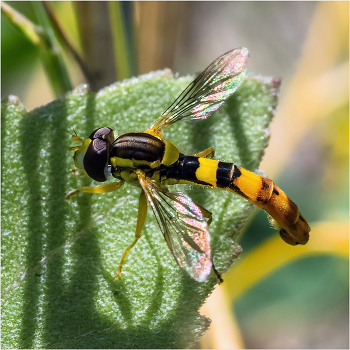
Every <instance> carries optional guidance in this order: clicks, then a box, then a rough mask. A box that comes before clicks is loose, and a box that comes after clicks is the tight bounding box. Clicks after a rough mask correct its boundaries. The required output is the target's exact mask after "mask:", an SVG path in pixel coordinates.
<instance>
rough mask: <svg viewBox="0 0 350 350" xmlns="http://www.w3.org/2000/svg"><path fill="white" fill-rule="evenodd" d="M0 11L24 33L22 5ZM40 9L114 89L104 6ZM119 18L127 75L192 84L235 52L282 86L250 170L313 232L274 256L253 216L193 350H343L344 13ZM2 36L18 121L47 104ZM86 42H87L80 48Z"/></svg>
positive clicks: (30, 66) (149, 11) (192, 6)
mask: <svg viewBox="0 0 350 350" xmlns="http://www.w3.org/2000/svg"><path fill="white" fill-rule="evenodd" d="M8 4H10V5H11V6H13V7H14V8H16V9H18V10H19V11H20V12H22V13H24V14H25V15H26V16H27V17H28V18H29V19H31V20H32V21H34V22H35V17H34V14H33V13H32V10H31V7H30V4H29V2H21V3H17V2H8ZM50 5H51V7H52V9H53V10H54V12H55V14H56V16H57V18H58V20H59V22H60V23H61V25H62V27H63V29H64V31H65V32H66V34H67V36H68V37H69V39H70V41H71V42H72V44H73V45H74V46H75V47H76V49H77V51H78V52H79V53H80V54H81V55H82V57H83V58H84V59H85V60H86V62H87V63H88V64H89V66H90V67H93V69H94V71H95V72H97V73H98V74H99V78H100V79H99V83H100V84H102V85H101V87H102V86H105V85H108V84H111V83H113V82H114V81H115V80H116V79H117V76H118V73H117V72H116V69H115V66H114V57H113V49H111V47H112V45H111V44H110V40H111V38H110V34H108V32H106V28H105V26H106V25H107V26H108V25H109V22H108V7H106V6H107V5H106V3H104V2H101V3H98V2H81V3H73V2H70V1H67V2H60V1H58V2H52V3H50ZM122 6H123V11H124V13H126V14H127V19H128V22H127V23H126V24H127V25H128V26H129V27H130V28H132V31H131V32H132V34H133V37H134V44H135V45H134V46H135V47H134V50H133V51H132V50H131V52H132V53H133V56H132V57H131V58H130V60H132V61H133V62H134V69H133V72H132V73H134V74H142V73H146V72H149V71H152V70H156V69H163V68H165V67H168V68H171V69H172V70H173V71H174V72H179V73H180V74H181V75H186V74H193V73H195V72H198V71H201V70H202V69H203V68H205V67H206V66H207V65H208V64H209V63H210V62H211V61H212V60H214V59H215V58H216V57H218V56H219V55H221V54H222V53H224V52H226V51H228V50H230V49H232V48H235V47H240V46H245V47H247V48H248V49H249V51H250V60H249V62H248V65H247V68H248V71H249V72H250V73H256V74H262V75H268V76H276V77H280V78H282V87H281V92H280V103H279V108H278V111H277V114H276V117H275V119H274V121H273V123H272V125H271V139H270V146H269V147H268V149H267V150H266V154H265V157H264V160H263V162H262V164H261V166H260V168H261V169H263V170H265V171H266V174H267V176H268V177H270V178H273V179H274V181H275V182H276V183H277V184H278V186H280V187H281V188H283V189H284V191H285V192H286V193H287V194H288V195H289V196H290V197H291V198H292V200H293V201H295V202H296V203H297V204H298V206H299V208H300V211H301V212H302V213H303V215H304V216H305V217H306V218H307V220H308V221H309V223H310V226H311V229H312V231H311V237H310V243H309V244H308V245H307V246H305V247H302V248H300V247H292V248H290V247H285V244H284V243H283V242H282V241H281V242H280V241H278V242H277V240H275V239H274V238H275V236H276V232H274V230H273V229H272V228H271V227H270V226H269V224H268V223H267V220H266V217H265V214H263V213H261V212H259V213H258V214H257V215H256V216H255V217H254V219H253V220H252V222H251V224H250V226H249V228H248V230H247V231H246V232H245V233H244V235H243V236H242V237H241V238H240V242H239V243H240V244H241V245H242V247H243V253H242V255H241V260H239V261H238V262H237V263H236V264H235V265H234V266H233V267H232V268H231V270H230V271H229V272H227V273H226V274H225V275H224V279H225V283H224V284H223V285H222V286H220V287H217V288H216V290H215V292H214V293H213V295H212V296H211V297H210V298H209V300H208V302H207V304H206V305H205V306H204V307H203V309H202V313H203V314H204V315H206V316H207V317H209V318H211V319H212V320H213V323H212V326H211V328H210V330H209V331H208V332H207V334H206V335H205V336H204V338H203V340H202V342H201V344H198V346H202V348H242V347H246V348H348V347H349V295H348V293H349V270H348V268H349V264H348V254H349V239H348V234H349V221H348V216H349V162H348V159H349V3H348V2H260V1H259V2H130V3H123V4H122ZM81 18H84V20H83V21H82V19H81ZM1 26H2V34H1V37H2V40H1V45H2V62H1V63H2V65H1V67H2V71H1V77H2V84H1V88H2V97H5V96H6V95H8V94H13V95H17V96H19V97H20V100H21V101H22V102H23V104H24V106H25V107H26V109H27V110H28V111H29V110H31V109H33V108H35V107H38V106H40V105H42V104H46V103H48V102H49V101H51V100H53V99H54V98H55V97H54V95H53V93H52V92H51V88H50V86H49V85H48V81H47V79H46V76H45V73H44V70H43V68H42V64H41V62H40V60H39V56H38V52H37V49H36V48H34V47H33V45H31V44H30V43H29V42H28V41H27V40H26V39H25V38H23V37H22V36H21V35H20V34H19V33H18V32H17V31H15V30H14V29H13V28H12V27H11V26H10V25H9V24H8V22H7V21H6V20H4V19H3V20H2V23H1ZM91 33H97V34H96V38H95V37H94V38H93V39H92V40H91ZM87 37H89V38H90V40H91V41H90V44H91V42H92V45H90V46H89V45H87V41H86V40H87V39H86V38H87ZM94 45H95V46H94ZM97 46H98V49H97ZM64 57H65V60H66V63H67V66H68V69H69V73H70V75H71V79H72V81H73V85H74V86H78V85H79V84H81V83H83V82H84V78H83V75H82V74H81V73H80V71H79V68H78V67H77V65H76V63H75V62H74V61H73V60H72V59H71V58H70V56H69V55H67V54H66V53H65V56H64ZM290 249H292V251H291V250H290ZM247 257H248V258H247ZM272 262H273V266H271V264H272Z"/></svg>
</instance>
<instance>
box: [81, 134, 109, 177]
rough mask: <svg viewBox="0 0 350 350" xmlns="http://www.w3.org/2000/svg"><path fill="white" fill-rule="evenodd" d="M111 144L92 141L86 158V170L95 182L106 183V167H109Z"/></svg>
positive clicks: (99, 140) (103, 141)
mask: <svg viewBox="0 0 350 350" xmlns="http://www.w3.org/2000/svg"><path fill="white" fill-rule="evenodd" d="M108 157H109V144H108V143H107V142H106V140H103V139H102V140H101V139H97V138H95V139H92V141H91V142H90V145H89V147H88V148H87V150H86V153H85V156H84V169H85V171H86V173H87V174H88V175H89V176H90V177H91V178H92V179H94V180H96V181H99V182H104V181H106V180H107V177H106V175H107V174H106V171H105V169H106V166H107V165H108Z"/></svg>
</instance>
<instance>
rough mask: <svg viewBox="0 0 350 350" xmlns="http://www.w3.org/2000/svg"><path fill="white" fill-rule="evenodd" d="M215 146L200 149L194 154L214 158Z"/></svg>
mask: <svg viewBox="0 0 350 350" xmlns="http://www.w3.org/2000/svg"><path fill="white" fill-rule="evenodd" d="M214 153H215V151H214V148H213V147H209V148H207V149H205V150H203V151H200V152H198V153H196V154H194V156H195V157H202V158H210V159H213V158H214Z"/></svg>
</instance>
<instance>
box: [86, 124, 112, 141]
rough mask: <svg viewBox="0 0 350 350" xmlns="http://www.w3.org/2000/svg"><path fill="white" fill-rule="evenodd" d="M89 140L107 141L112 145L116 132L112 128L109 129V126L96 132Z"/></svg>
mask: <svg viewBox="0 0 350 350" xmlns="http://www.w3.org/2000/svg"><path fill="white" fill-rule="evenodd" d="M89 139H91V140H95V139H100V140H105V141H107V142H109V144H111V143H112V142H113V141H114V132H113V130H112V129H111V128H108V127H107V126H105V127H103V128H98V129H96V130H94V131H93V132H92V133H91V135H90V136H89Z"/></svg>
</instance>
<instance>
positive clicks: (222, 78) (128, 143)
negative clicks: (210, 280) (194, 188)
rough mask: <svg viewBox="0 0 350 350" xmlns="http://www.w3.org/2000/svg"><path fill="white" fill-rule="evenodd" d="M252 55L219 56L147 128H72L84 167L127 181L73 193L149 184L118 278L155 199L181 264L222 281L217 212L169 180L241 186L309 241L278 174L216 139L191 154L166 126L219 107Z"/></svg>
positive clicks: (289, 238) (282, 227)
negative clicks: (236, 160)
mask: <svg viewBox="0 0 350 350" xmlns="http://www.w3.org/2000/svg"><path fill="white" fill-rule="evenodd" d="M248 55H249V53H248V50H247V49H246V48H238V49H235V50H231V51H229V52H227V53H225V54H223V55H222V56H220V57H219V58H217V59H216V60H215V61H214V62H212V63H211V64H210V65H209V66H208V67H207V68H206V69H205V70H204V71H203V72H202V73H201V74H200V75H199V76H198V77H197V78H196V79H195V80H194V81H193V82H192V83H191V84H189V85H188V86H187V88H186V89H185V90H184V91H183V92H182V93H181V94H180V95H179V96H178V98H177V99H176V100H175V101H174V102H173V104H172V105H171V106H170V107H169V108H168V109H167V110H166V111H165V112H164V113H163V114H162V115H161V116H160V117H159V118H158V119H157V120H156V121H155V122H154V123H153V124H152V125H151V126H150V128H149V129H148V130H146V131H144V132H131V133H126V134H123V135H120V136H118V137H117V138H115V136H114V132H113V130H112V129H111V128H109V127H102V128H98V129H96V130H95V131H93V132H92V133H91V135H90V136H89V137H88V138H87V139H86V140H85V141H84V140H82V139H81V138H79V137H78V136H76V135H73V136H72V139H73V141H78V142H80V143H81V145H80V146H75V147H70V150H76V152H75V154H74V162H75V165H76V167H77V168H80V169H83V170H85V172H86V173H87V174H88V175H89V176H90V177H91V178H92V179H94V180H96V181H99V182H104V181H106V180H107V179H108V178H109V176H110V175H112V176H113V177H115V178H116V179H118V180H119V182H113V183H109V184H105V185H100V186H95V187H82V188H80V189H78V190H75V191H72V192H70V193H68V194H67V197H70V196H71V195H73V194H76V193H78V192H88V193H105V192H110V191H115V190H117V189H119V188H120V187H121V186H122V185H123V184H124V182H128V183H130V184H132V185H135V186H138V187H140V188H141V193H140V198H139V207H138V218H137V225H136V232H135V239H134V241H133V242H132V243H131V244H130V245H129V246H128V247H127V248H126V250H125V252H124V254H123V256H122V259H121V261H120V265H119V269H118V273H117V275H116V277H117V278H120V277H121V272H122V267H123V264H124V260H125V258H126V256H127V254H128V253H129V251H130V250H131V249H132V248H133V247H134V245H135V244H136V242H137V241H138V240H139V238H140V237H141V230H142V227H143V225H144V222H145V219H146V213H147V202H148V203H149V204H150V205H151V208H152V210H153V213H154V215H155V217H156V219H157V222H158V225H159V228H160V230H161V231H162V233H163V236H164V238H165V241H166V242H167V244H168V247H169V249H170V251H171V252H172V254H173V256H174V258H175V260H176V262H177V264H178V265H179V266H180V267H181V268H182V269H183V270H185V271H186V272H187V273H188V274H189V275H190V276H191V278H193V279H194V280H196V281H204V280H205V279H206V278H207V277H208V275H209V274H210V272H211V270H213V271H214V273H215V274H216V275H217V277H218V279H219V281H220V282H222V279H221V276H220V274H219V272H218V271H217V270H216V269H215V266H214V264H213V261H212V257H211V249H210V236H209V231H208V227H209V225H210V222H211V219H212V215H211V213H210V212H209V211H208V210H206V209H205V208H203V207H202V206H200V205H198V204H196V203H194V202H193V201H192V200H191V198H189V197H188V196H187V195H186V194H184V193H181V192H170V191H169V190H168V188H167V186H168V185H175V184H196V185H203V186H207V187H210V188H217V189H222V190H228V191H231V192H234V193H236V194H238V195H240V196H242V197H243V198H245V199H247V200H249V201H251V202H252V203H254V204H255V205H256V206H258V207H259V208H262V209H264V210H265V211H266V212H267V213H269V214H270V215H271V216H272V218H273V219H274V220H275V221H276V223H277V225H278V227H279V234H280V236H281V237H282V239H283V240H284V241H285V242H286V243H288V244H291V245H296V244H305V243H307V241H308V239H309V232H310V227H309V225H308V224H307V222H306V220H305V219H304V217H303V216H302V215H301V214H300V212H299V209H298V207H297V206H296V204H294V203H293V202H292V201H291V200H290V199H289V198H288V197H287V196H286V194H285V193H284V192H283V191H282V190H281V189H280V188H278V187H277V186H276V185H275V184H274V183H273V182H272V181H271V180H269V179H267V178H264V177H261V176H259V175H256V174H254V173H252V172H250V171H247V170H245V169H243V168H240V167H238V166H237V165H234V164H232V163H225V162H220V161H217V160H214V159H213V156H214V149H213V148H212V147H210V148H208V149H206V150H203V151H201V152H199V153H197V154H194V155H191V156H186V155H184V154H182V153H181V152H180V151H179V150H178V149H177V147H176V146H175V145H174V144H173V143H172V142H170V141H167V140H165V138H164V135H163V133H162V130H163V129H165V128H166V127H168V126H170V125H172V124H174V123H176V122H178V121H180V120H192V119H205V118H207V117H209V116H210V115H211V114H212V113H213V112H214V111H216V110H217V109H218V108H219V107H220V106H221V105H222V104H223V103H224V102H225V100H226V99H227V98H228V97H229V96H231V95H232V94H233V93H234V92H235V91H236V89H237V88H238V87H239V85H240V84H241V82H242V81H243V80H244V78H245V75H246V70H244V65H245V63H246V61H247V59H248Z"/></svg>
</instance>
